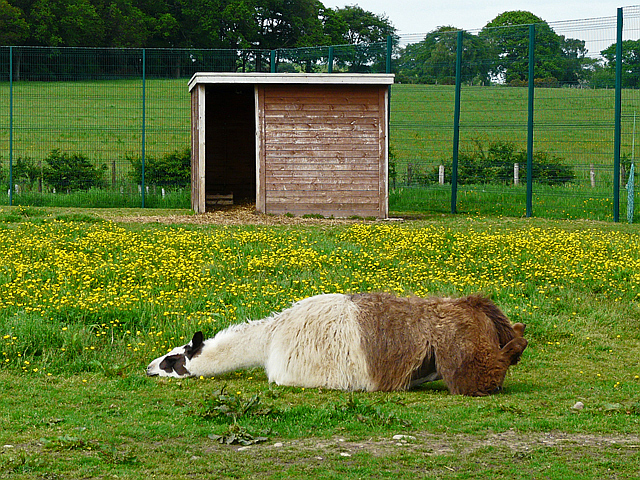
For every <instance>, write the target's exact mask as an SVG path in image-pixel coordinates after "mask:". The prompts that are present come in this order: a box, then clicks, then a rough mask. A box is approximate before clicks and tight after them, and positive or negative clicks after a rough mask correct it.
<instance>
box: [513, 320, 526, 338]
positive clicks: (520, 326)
mask: <svg viewBox="0 0 640 480" xmlns="http://www.w3.org/2000/svg"><path fill="white" fill-rule="evenodd" d="M525 328H527V326H526V325H525V324H524V323H514V324H513V330H514V331H515V332H516V336H518V337H522V336H523V335H524V329H525Z"/></svg>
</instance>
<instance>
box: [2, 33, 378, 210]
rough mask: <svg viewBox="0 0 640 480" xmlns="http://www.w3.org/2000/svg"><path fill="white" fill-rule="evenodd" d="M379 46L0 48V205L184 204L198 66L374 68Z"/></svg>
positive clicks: (215, 68) (275, 69)
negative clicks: (190, 86)
mask: <svg viewBox="0 0 640 480" xmlns="http://www.w3.org/2000/svg"><path fill="white" fill-rule="evenodd" d="M386 52H387V46H386V43H381V44H371V45H361V46H353V45H346V46H331V47H328V46H327V47H313V48H303V49H282V50H274V51H264V50H175V49H113V48H43V47H0V125H1V127H2V129H1V131H0V181H1V182H2V184H3V185H4V186H5V187H4V188H3V190H4V192H5V194H2V195H0V203H5V204H6V203H11V204H29V205H59V206H105V207H109V206H132V207H135V206H148V207H159V206H163V207H167V208H169V207H188V206H189V205H190V200H189V195H190V188H189V182H190V152H189V145H190V127H189V125H190V101H189V93H188V91H187V81H188V79H189V78H190V77H191V76H192V75H193V74H194V73H195V72H199V71H214V72H256V71H258V72H281V73H283V72H319V71H325V72H328V71H332V72H339V71H349V72H363V73H366V72H377V71H385V69H386V68H387V66H386V65H385V60H386ZM329 62H330V63H329ZM143 172H144V175H143Z"/></svg>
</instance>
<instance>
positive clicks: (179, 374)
mask: <svg viewBox="0 0 640 480" xmlns="http://www.w3.org/2000/svg"><path fill="white" fill-rule="evenodd" d="M203 345H204V336H203V335H202V332H196V333H195V334H194V335H193V338H192V339H191V341H190V342H189V343H187V344H186V345H183V346H181V347H176V348H174V349H173V350H171V351H170V352H169V353H167V354H166V355H163V356H162V357H158V358H156V359H155V360H154V361H153V362H151V363H150V364H149V366H148V367H147V375H148V376H150V377H157V376H160V377H176V378H184V377H191V376H192V374H191V372H190V371H189V364H190V363H191V360H193V359H194V358H195V357H197V356H198V355H199V354H200V352H202V347H203Z"/></svg>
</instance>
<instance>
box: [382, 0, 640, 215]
mask: <svg viewBox="0 0 640 480" xmlns="http://www.w3.org/2000/svg"><path fill="white" fill-rule="evenodd" d="M639 18H640V11H639V10H638V7H628V8H625V9H624V22H623V23H622V22H620V21H619V18H618V17H617V16H616V15H614V16H612V17H605V18H599V19H588V20H576V21H566V22H557V23H548V24H547V23H543V24H535V25H513V26H503V27H493V28H486V27H485V28H484V29H482V30H479V31H472V32H458V31H453V30H452V31H447V30H446V29H444V30H443V31H438V32H431V33H430V34H427V35H426V36H421V37H418V36H413V37H405V38H403V39H402V40H403V42H404V43H406V44H407V46H406V47H405V50H404V54H403V55H402V56H401V62H402V64H401V65H400V66H399V69H400V72H399V74H398V76H397V80H399V81H400V82H405V83H404V84H400V85H396V86H394V90H393V97H392V98H393V103H392V122H391V135H390V138H391V153H392V158H393V159H394V162H395V164H394V174H395V185H396V189H395V190H392V192H391V201H392V203H395V205H396V209H398V210H418V211H419V210H424V209H429V210H430V211H436V212H449V211H452V210H455V211H457V212H465V213H479V214H488V213H494V214H504V215H527V214H531V213H533V215H536V216H543V217H553V218H592V219H600V220H612V219H615V220H617V219H618V218H617V215H616V210H617V208H616V207H619V209H620V211H622V212H625V213H626V202H627V195H626V192H625V190H624V189H625V186H626V185H627V182H628V176H629V173H630V166H631V164H632V163H634V161H635V158H634V157H635V147H634V146H635V138H636V133H637V130H636V120H635V119H636V116H637V115H636V114H640V109H639V108H638V101H639V100H640V96H639V94H638V89H637V84H638V79H639V78H640V77H638V73H640V72H639V71H638V69H637V66H636V65H634V63H633V62H634V61H633V60H632V57H633V55H635V53H636V51H637V52H640V50H636V49H637V47H638V45H636V42H635V41H634V40H631V41H629V40H628V39H637V38H638V37H639V35H638V31H637V29H638V19H639ZM622 27H623V28H622ZM619 28H620V31H621V33H623V34H624V39H625V41H624V42H623V45H624V47H625V48H624V49H623V61H622V63H623V64H624V65H623V69H622V72H621V75H620V80H621V82H622V84H621V88H620V89H619V90H618V92H619V94H620V105H621V109H620V112H619V113H618V114H617V115H616V92H617V90H616V74H615V68H614V67H615V62H616V57H615V48H616V45H617V34H618V29H619ZM458 35H460V37H461V48H460V53H461V55H460V57H461V58H460V63H459V65H458V69H459V78H458V79H456V60H457V53H458V52H457V51H456V49H457V46H458V45H457V39H458ZM530 42H531V43H530ZM531 47H532V48H531ZM530 50H533V52H534V56H533V59H532V58H531V57H530ZM407 53H409V54H407ZM624 55H626V56H624ZM403 57H404V58H403ZM531 60H533V62H532V63H531V64H530V61H531ZM530 65H532V66H533V68H532V70H529V67H530ZM403 68H404V70H403ZM531 73H533V75H531ZM529 78H533V79H534V80H533V82H532V83H533V84H532V85H531V84H530V83H529ZM456 80H457V81H456ZM456 88H459V91H458V93H459V99H460V110H459V112H458V115H459V120H458V122H457V123H456V112H455V105H456ZM638 118H639V119H640V116H639V117H638ZM616 121H619V123H620V129H621V132H620V135H619V138H620V152H619V154H620V155H619V156H620V158H619V160H620V165H619V168H616V165H615V148H614V147H615V138H616V131H615V130H616ZM638 126H640V123H639V124H638ZM456 130H457V135H458V141H459V145H458V148H457V149H456V148H455V146H454V145H453V144H452V139H453V138H454V135H455V134H456ZM639 138H640V137H639ZM454 152H455V153H454ZM454 156H457V158H456V160H457V165H456V166H457V168H456V170H457V171H456V173H457V179H456V182H457V189H455V190H454V188H453V185H452V184H453V179H452V177H453V171H452V167H453V164H454ZM529 156H530V157H531V158H529ZM528 162H530V163H528ZM529 169H530V170H531V174H532V178H531V179H528V177H527V175H528V170H529ZM617 176H619V181H616V180H618V179H617V178H616V177H617ZM528 181H530V182H531V184H530V185H528ZM392 185H394V182H393V181H392ZM616 192H617V193H616ZM452 197H453V198H452ZM528 202H530V205H527V203H528ZM624 216H625V215H623V217H624ZM635 217H636V220H637V218H638V214H637V212H636V213H635Z"/></svg>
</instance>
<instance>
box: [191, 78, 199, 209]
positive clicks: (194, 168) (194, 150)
mask: <svg viewBox="0 0 640 480" xmlns="http://www.w3.org/2000/svg"><path fill="white" fill-rule="evenodd" d="M197 118H198V89H197V88H194V89H193V90H191V209H192V210H194V211H195V212H196V213H198V209H197V207H198V189H197V181H196V179H197V178H198V128H197V123H198V122H197V120H196V119H197Z"/></svg>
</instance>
